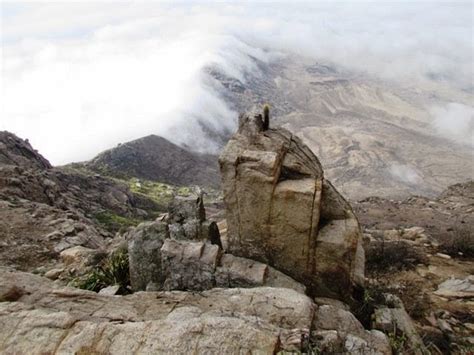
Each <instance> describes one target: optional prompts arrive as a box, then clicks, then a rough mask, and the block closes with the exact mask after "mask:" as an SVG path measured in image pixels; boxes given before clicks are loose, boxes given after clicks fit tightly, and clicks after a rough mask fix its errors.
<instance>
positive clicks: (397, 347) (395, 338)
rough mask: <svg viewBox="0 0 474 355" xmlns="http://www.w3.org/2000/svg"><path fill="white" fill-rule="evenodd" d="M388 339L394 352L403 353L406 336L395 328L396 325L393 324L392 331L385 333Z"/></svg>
mask: <svg viewBox="0 0 474 355" xmlns="http://www.w3.org/2000/svg"><path fill="white" fill-rule="evenodd" d="M387 336H388V341H389V342H390V346H391V348H392V351H393V353H394V354H404V351H405V350H406V345H407V344H406V343H407V337H406V335H405V334H403V333H400V332H399V331H398V330H397V327H396V325H394V326H393V331H392V332H389V333H388V334H387Z"/></svg>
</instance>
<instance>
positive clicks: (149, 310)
mask: <svg viewBox="0 0 474 355" xmlns="http://www.w3.org/2000/svg"><path fill="white" fill-rule="evenodd" d="M0 300H1V301H2V302H0V324H2V327H1V330H0V352H1V353H8V354H12V353H15V354H20V353H30V354H39V353H42V354H44V353H50V354H66V353H67V354H80V353H88V354H91V353H95V354H106V353H111V354H130V353H137V354H157V353H159V354H189V353H206V354H222V353H226V354H239V353H262V354H274V353H276V352H277V351H280V350H288V351H292V350H293V351H296V350H299V351H301V349H302V348H303V346H304V344H303V342H304V340H305V339H306V340H307V339H308V336H309V330H310V328H311V322H312V318H313V314H314V309H315V305H314V304H313V303H312V301H311V299H309V298H308V297H307V296H305V295H302V294H300V293H297V292H295V291H293V290H290V289H279V288H273V289H269V288H254V289H238V288H236V289H213V290H209V291H204V292H202V293H187V292H180V291H173V292H139V293H136V294H133V295H129V296H123V297H122V296H107V295H103V294H96V293H94V292H90V291H83V290H77V289H72V288H57V287H56V286H54V284H52V283H51V282H49V281H48V280H46V279H43V278H40V277H38V276H34V275H31V274H27V273H19V272H8V271H5V270H3V269H0Z"/></svg>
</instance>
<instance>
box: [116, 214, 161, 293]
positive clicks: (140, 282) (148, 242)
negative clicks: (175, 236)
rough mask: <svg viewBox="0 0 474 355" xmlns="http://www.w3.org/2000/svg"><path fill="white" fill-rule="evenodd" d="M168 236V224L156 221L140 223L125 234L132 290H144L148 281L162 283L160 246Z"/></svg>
mask: <svg viewBox="0 0 474 355" xmlns="http://www.w3.org/2000/svg"><path fill="white" fill-rule="evenodd" d="M168 237H169V232H168V225H167V224H166V223H165V222H156V221H155V222H144V223H141V224H140V225H138V227H137V228H135V229H133V230H131V231H129V232H128V233H127V234H126V235H125V239H126V240H128V256H129V261H130V283H131V286H132V288H133V290H135V291H138V290H145V289H146V287H147V285H148V283H149V282H156V283H158V284H162V283H163V280H164V277H163V275H162V272H161V247H162V246H163V242H164V241H165V239H166V238H168Z"/></svg>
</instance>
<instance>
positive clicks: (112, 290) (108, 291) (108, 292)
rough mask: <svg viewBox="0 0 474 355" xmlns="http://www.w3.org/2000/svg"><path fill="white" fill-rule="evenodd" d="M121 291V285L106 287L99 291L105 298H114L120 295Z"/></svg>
mask: <svg viewBox="0 0 474 355" xmlns="http://www.w3.org/2000/svg"><path fill="white" fill-rule="evenodd" d="M119 290H120V286H119V285H113V286H109V287H105V288H103V289H102V290H100V291H99V294H101V295H104V296H114V295H116V294H117V293H118V291H119Z"/></svg>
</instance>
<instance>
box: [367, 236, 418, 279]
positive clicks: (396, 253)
mask: <svg viewBox="0 0 474 355" xmlns="http://www.w3.org/2000/svg"><path fill="white" fill-rule="evenodd" d="M424 263H426V255H425V254H424V253H423V252H420V251H418V249H417V248H416V247H415V246H413V245H410V244H408V243H405V242H403V241H400V242H398V241H397V242H385V241H381V242H380V243H373V245H371V247H370V248H367V250H366V268H367V270H370V271H371V272H374V273H377V272H387V271H398V270H409V269H413V268H415V267H416V266H417V265H418V264H424Z"/></svg>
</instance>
